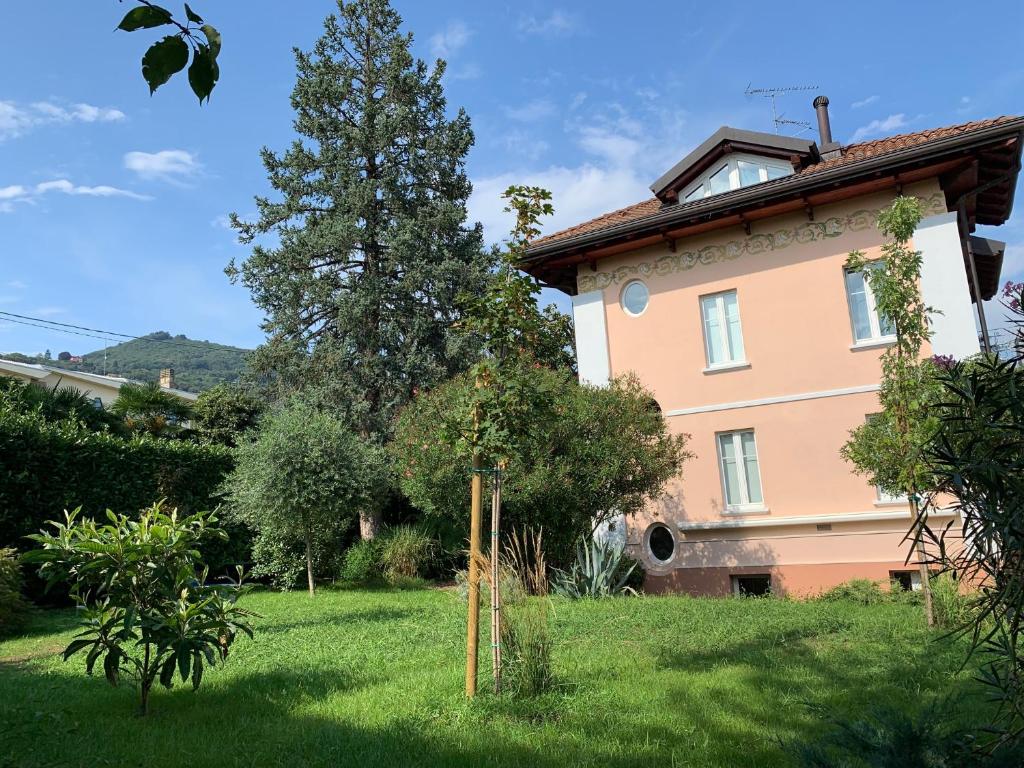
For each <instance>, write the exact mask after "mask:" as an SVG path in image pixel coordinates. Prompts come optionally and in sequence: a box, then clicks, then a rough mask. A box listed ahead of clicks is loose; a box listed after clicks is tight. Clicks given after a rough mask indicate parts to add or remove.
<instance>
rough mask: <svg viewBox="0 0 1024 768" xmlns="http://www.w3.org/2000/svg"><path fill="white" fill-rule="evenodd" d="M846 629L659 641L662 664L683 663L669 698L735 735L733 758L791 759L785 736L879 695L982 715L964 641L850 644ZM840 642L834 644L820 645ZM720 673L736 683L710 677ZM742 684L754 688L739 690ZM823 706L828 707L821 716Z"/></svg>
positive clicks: (809, 734) (851, 714) (798, 735)
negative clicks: (687, 645)
mask: <svg viewBox="0 0 1024 768" xmlns="http://www.w3.org/2000/svg"><path fill="white" fill-rule="evenodd" d="M843 633H844V630H843V629H842V628H835V629H834V630H832V631H826V632H824V633H823V632H818V631H814V628H813V627H803V628H801V627H797V628H794V629H791V630H789V631H786V632H782V633H779V632H773V631H768V632H764V633H761V634H758V635H755V636H754V637H752V638H750V637H748V638H745V639H742V640H738V641H736V642H734V643H727V644H719V645H717V646H716V647H713V648H707V649H704V650H701V651H696V652H695V651H688V652H683V651H678V650H676V649H663V650H662V652H661V653H660V654H659V656H658V664H659V666H660V667H661V668H663V669H665V670H671V671H674V672H683V673H685V674H686V675H687V680H688V684H687V685H685V686H683V685H680V686H674V687H673V688H672V689H671V691H670V694H669V702H670V706H671V707H672V708H674V709H675V710H676V711H678V712H680V713H683V712H687V713H690V717H691V719H692V720H693V723H694V727H695V728H696V729H698V730H699V731H701V733H702V734H703V736H704V738H706V739H708V740H709V741H710V742H713V743H718V744H722V745H728V744H731V745H733V746H734V748H735V750H736V756H735V758H734V760H735V762H734V763H729V764H735V765H751V766H774V765H780V766H784V765H790V764H791V762H790V760H791V758H790V756H789V755H788V754H787V752H788V749H787V744H793V743H794V742H796V741H804V740H808V739H814V738H816V737H817V736H818V735H820V734H821V733H822V732H823V731H825V730H828V729H829V728H830V727H831V726H830V724H829V723H828V722H826V721H825V719H824V717H827V716H828V714H831V715H833V716H835V717H840V718H842V719H854V718H859V717H862V716H864V715H866V714H867V713H868V712H870V711H871V710H872V708H873V707H877V706H878V705H879V704H881V703H884V704H886V705H889V706H892V707H895V708H899V709H903V710H905V711H908V712H916V711H920V710H921V709H923V708H924V706H925V705H926V704H928V703H930V702H932V701H935V700H949V701H954V702H958V703H959V705H960V710H961V712H962V713H963V715H964V716H965V717H966V718H969V719H973V723H974V724H978V722H979V721H978V720H977V719H974V718H978V717H980V718H981V722H984V712H985V704H984V703H983V699H984V692H983V691H982V689H981V687H980V686H979V685H978V684H977V683H976V682H975V681H974V680H972V679H970V674H969V672H968V673H967V674H960V673H961V671H962V670H961V665H962V662H963V659H964V655H963V648H962V647H961V646H959V645H957V644H956V643H955V642H953V641H950V640H949V639H948V638H938V637H935V638H932V639H929V640H926V641H924V642H921V643H907V642H906V640H905V639H896V640H894V641H893V642H895V643H905V644H904V645H902V646H901V647H900V648H899V649H898V653H896V652H893V653H886V652H881V653H879V648H878V647H877V646H871V645H864V644H860V643H846V642H845V641H844V638H843ZM828 644H834V646H835V647H833V648H832V649H831V650H830V652H828V653H825V652H823V648H824V646H826V645H828ZM702 677H703V679H704V680H705V681H708V680H711V679H712V678H715V679H717V680H729V681H730V682H731V684H729V685H725V684H721V683H714V682H705V683H702V682H701V680H702ZM738 690H743V691H754V692H757V694H758V695H756V696H746V697H744V696H737V695H736V692H737V691H738ZM823 713H825V714H824V716H823Z"/></svg>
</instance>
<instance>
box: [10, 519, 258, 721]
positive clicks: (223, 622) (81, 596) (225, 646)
mask: <svg viewBox="0 0 1024 768" xmlns="http://www.w3.org/2000/svg"><path fill="white" fill-rule="evenodd" d="M79 512H80V510H77V509H76V510H75V511H74V512H68V513H65V520H64V522H63V523H60V522H51V523H50V524H51V525H52V526H53V528H54V529H55V530H54V531H53V532H48V531H43V532H41V533H38V534H35V535H33V536H30V537H29V538H31V539H33V540H34V541H35V542H36V543H37V544H38V545H39V549H36V550H33V551H31V552H28V553H27V554H26V555H25V556H24V558H23V559H24V560H25V562H28V563H34V564H36V565H38V566H39V574H40V576H41V577H43V578H44V579H45V580H46V583H47V588H49V587H51V586H53V585H54V584H56V583H58V582H66V583H67V584H69V585H70V594H71V596H72V597H73V598H74V599H75V601H76V602H77V603H78V608H79V611H80V615H81V617H82V619H81V622H80V626H81V628H82V631H81V632H79V633H78V634H77V635H76V636H75V639H74V640H72V641H71V643H70V644H69V645H68V647H67V648H65V649H64V659H65V660H67V659H68V658H70V657H71V656H73V655H74V654H76V653H78V652H80V651H84V652H85V653H86V671H87V672H88V673H89V674H90V675H91V674H92V671H93V669H94V668H95V666H96V664H97V663H99V664H101V665H102V667H103V674H104V677H106V679H107V681H108V682H109V683H110V684H111V685H113V686H117V685H118V684H119V683H120V682H121V678H122V676H129V677H132V678H134V679H135V680H136V681H137V682H138V684H139V692H140V701H139V709H140V712H141V714H143V715H145V714H146V713H147V712H148V711H149V694H150V691H151V689H152V688H153V684H154V683H156V682H157V681H158V680H159V682H160V684H161V685H162V686H164V687H165V688H171V687H172V686H173V685H174V679H175V677H180V679H181V681H182V682H185V681H191V683H192V688H193V690H194V689H196V688H198V687H199V685H200V683H201V682H202V679H203V674H204V672H205V670H206V669H207V668H208V667H213V666H215V665H216V664H217V663H224V662H225V661H226V660H227V657H228V650H229V649H230V647H231V644H232V643H233V642H234V640H235V637H236V636H237V635H238V633H239V632H244V633H245V634H247V635H249V636H250V637H252V628H251V627H250V625H249V622H248V620H249V618H250V617H252V616H255V614H254V613H252V612H251V611H248V610H246V609H245V608H242V607H241V606H239V605H238V604H237V600H238V598H239V596H241V595H242V594H243V593H244V591H245V588H244V587H243V586H242V579H243V573H242V569H241V568H239V569H238V581H237V582H233V583H227V584H221V585H214V584H208V583H207V581H206V577H207V569H206V567H205V566H203V564H202V563H200V562H199V551H198V548H199V545H200V542H202V541H203V540H204V539H207V538H224V537H225V534H224V532H223V531H222V530H221V529H220V528H218V527H217V519H216V517H214V516H213V515H212V514H210V513H206V512H201V513H198V514H195V515H191V516H188V517H178V515H177V512H176V511H171V512H169V513H168V512H164V510H163V502H158V503H156V504H154V505H153V506H152V507H149V508H148V509H144V510H143V511H142V512H141V513H140V514H139V515H138V517H137V518H135V517H132V518H129V517H128V516H126V515H118V514H115V513H113V512H111V511H110V510H107V520H108V522H107V523H106V524H101V523H99V522H97V521H95V520H90V519H80V518H79Z"/></svg>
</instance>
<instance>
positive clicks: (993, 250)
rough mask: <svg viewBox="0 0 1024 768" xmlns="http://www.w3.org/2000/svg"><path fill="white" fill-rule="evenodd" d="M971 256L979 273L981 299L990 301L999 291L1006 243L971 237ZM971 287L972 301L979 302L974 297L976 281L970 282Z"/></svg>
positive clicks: (968, 272)
mask: <svg viewBox="0 0 1024 768" xmlns="http://www.w3.org/2000/svg"><path fill="white" fill-rule="evenodd" d="M968 247H969V248H970V249H971V251H970V255H972V256H973V257H974V268H975V270H977V273H978V287H979V288H980V289H981V298H982V300H983V301H988V300H989V299H991V298H992V297H993V296H995V295H996V291H998V290H999V275H1000V273H1001V272H1002V270H1003V254H1005V253H1006V243H1004V242H1001V241H999V240H992V239H991V238H988V237H978V236H977V235H971V236H970V238H969V239H968ZM970 269H971V267H970V264H969V263H968V264H967V274H970ZM968 282H969V283H970V285H971V300H972V301H974V302H977V297H976V296H975V295H974V281H973V280H970V281H968Z"/></svg>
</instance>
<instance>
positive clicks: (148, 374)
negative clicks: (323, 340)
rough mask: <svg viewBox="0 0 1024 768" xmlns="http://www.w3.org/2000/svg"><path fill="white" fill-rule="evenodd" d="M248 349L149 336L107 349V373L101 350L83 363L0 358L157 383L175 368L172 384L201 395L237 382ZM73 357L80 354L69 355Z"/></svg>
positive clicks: (17, 356) (162, 333)
mask: <svg viewBox="0 0 1024 768" xmlns="http://www.w3.org/2000/svg"><path fill="white" fill-rule="evenodd" d="M250 351H251V350H248V349H241V348H239V347H229V346H226V345H223V344H213V343H211V342H208V341H197V340H194V339H189V338H188V337H186V336H185V335H183V334H179V335H177V336H172V335H171V334H169V333H167V332H166V331H157V332H156V333H150V334H148V335H146V336H143V337H141V338H139V339H133V340H131V341H126V342H124V343H123V344H117V345H115V346H112V347H107V349H106V370H104V361H103V353H104V351H103V350H102V349H99V350H96V351H95V352H87V353H85V354H84V355H81V358H82V362H80V363H78V362H70V361H66V360H60V359H58V354H54V356H53V359H52V360H43V359H40V358H35V357H31V358H30V357H28V356H26V355H21V354H18V353H12V354H5V355H0V357H5V358H7V359H13V360H21V361H23V362H33V363H45V364H46V365H53V366H56V367H60V368H70V369H73V370H77V371H87V372H89V373H106V374H108V375H110V376H124V377H125V378H128V379H137V380H139V381H157V380H158V379H159V377H160V371H161V369H163V368H173V369H174V385H175V386H176V387H177V388H178V389H185V390H188V391H190V392H202V391H203V390H204V389H209V388H210V387H213V386H215V385H217V384H220V383H222V382H226V381H236V380H237V379H238V377H239V376H241V374H242V370H243V369H244V368H245V356H246V355H247V354H248V353H249V352H250ZM71 354H72V355H78V354H79V353H76V352H71Z"/></svg>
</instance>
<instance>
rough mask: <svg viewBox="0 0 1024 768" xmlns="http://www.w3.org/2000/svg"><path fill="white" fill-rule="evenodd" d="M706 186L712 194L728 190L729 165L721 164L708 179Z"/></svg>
mask: <svg viewBox="0 0 1024 768" xmlns="http://www.w3.org/2000/svg"><path fill="white" fill-rule="evenodd" d="M708 188H709V189H710V190H711V194H712V195H717V194H719V193H721V192H728V191H729V166H728V165H723V166H722V167H721V168H719V169H718V170H717V171H715V172H714V173H713V174H712V175H711V177H710V178H709V179H708Z"/></svg>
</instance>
